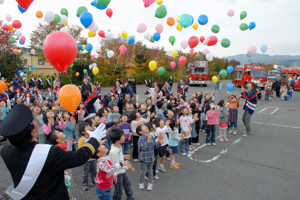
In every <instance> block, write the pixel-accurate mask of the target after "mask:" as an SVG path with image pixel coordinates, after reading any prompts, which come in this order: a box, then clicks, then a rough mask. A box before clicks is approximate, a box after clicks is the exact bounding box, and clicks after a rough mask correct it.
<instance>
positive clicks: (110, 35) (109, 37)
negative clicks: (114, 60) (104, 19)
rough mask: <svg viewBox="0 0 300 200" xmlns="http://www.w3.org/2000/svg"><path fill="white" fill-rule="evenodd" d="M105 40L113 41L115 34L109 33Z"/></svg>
mask: <svg viewBox="0 0 300 200" xmlns="http://www.w3.org/2000/svg"><path fill="white" fill-rule="evenodd" d="M105 39H107V40H111V39H113V34H112V33H111V32H110V31H108V32H107V33H106V35H105Z"/></svg>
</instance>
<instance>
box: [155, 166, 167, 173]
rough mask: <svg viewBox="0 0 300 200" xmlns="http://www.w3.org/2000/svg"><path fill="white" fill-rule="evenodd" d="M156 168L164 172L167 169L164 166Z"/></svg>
mask: <svg viewBox="0 0 300 200" xmlns="http://www.w3.org/2000/svg"><path fill="white" fill-rule="evenodd" d="M157 169H158V170H159V171H162V172H166V171H167V170H166V169H165V168H164V166H158V167H157Z"/></svg>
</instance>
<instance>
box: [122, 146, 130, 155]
mask: <svg viewBox="0 0 300 200" xmlns="http://www.w3.org/2000/svg"><path fill="white" fill-rule="evenodd" d="M121 146H122V151H123V154H124V155H128V151H129V143H123V144H121Z"/></svg>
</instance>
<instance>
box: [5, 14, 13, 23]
mask: <svg viewBox="0 0 300 200" xmlns="http://www.w3.org/2000/svg"><path fill="white" fill-rule="evenodd" d="M6 20H7V21H8V22H10V21H11V20H12V16H11V15H10V14H8V15H6Z"/></svg>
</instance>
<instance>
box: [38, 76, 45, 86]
mask: <svg viewBox="0 0 300 200" xmlns="http://www.w3.org/2000/svg"><path fill="white" fill-rule="evenodd" d="M37 88H38V89H39V90H42V89H44V82H43V79H42V76H41V75H39V78H38V80H37Z"/></svg>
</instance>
